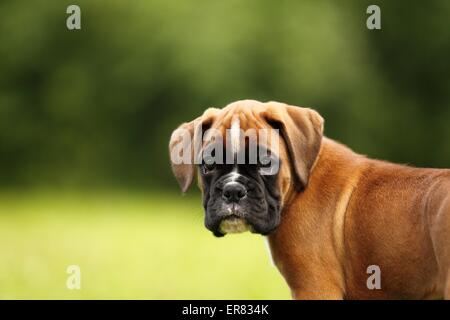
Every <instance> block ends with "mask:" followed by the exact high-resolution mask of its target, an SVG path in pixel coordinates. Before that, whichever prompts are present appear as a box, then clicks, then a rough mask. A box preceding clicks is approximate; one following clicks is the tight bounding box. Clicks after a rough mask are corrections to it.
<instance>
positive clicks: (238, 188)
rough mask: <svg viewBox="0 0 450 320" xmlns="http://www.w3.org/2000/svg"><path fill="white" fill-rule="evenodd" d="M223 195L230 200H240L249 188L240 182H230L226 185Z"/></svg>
mask: <svg viewBox="0 0 450 320" xmlns="http://www.w3.org/2000/svg"><path fill="white" fill-rule="evenodd" d="M222 195H223V198H224V199H225V200H226V201H228V202H238V201H239V200H241V199H242V198H244V197H245V196H246V195H247V190H246V189H245V187H244V186H243V185H242V184H240V183H239V182H229V183H227V184H226V185H225V186H224V188H223V192H222Z"/></svg>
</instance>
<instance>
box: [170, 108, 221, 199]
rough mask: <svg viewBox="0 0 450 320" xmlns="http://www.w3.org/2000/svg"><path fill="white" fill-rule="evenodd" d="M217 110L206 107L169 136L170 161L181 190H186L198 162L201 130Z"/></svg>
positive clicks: (209, 123)
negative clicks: (198, 115)
mask: <svg viewBox="0 0 450 320" xmlns="http://www.w3.org/2000/svg"><path fill="white" fill-rule="evenodd" d="M218 110H219V109H215V108H209V109H207V110H206V111H205V113H204V114H203V115H202V116H200V117H198V118H197V119H195V120H192V121H191V122H186V123H183V124H182V125H180V126H179V127H178V128H177V129H176V130H175V131H174V132H173V133H172V136H171V137H170V142H169V153H170V163H171V166H172V172H173V174H174V176H175V178H176V179H177V181H178V184H179V185H180V188H181V191H182V192H186V191H187V190H188V189H189V187H190V186H191V184H192V181H193V180H194V176H195V165H196V164H198V163H197V162H198V158H199V157H198V156H199V151H200V149H201V147H202V138H203V132H204V131H206V130H207V127H209V126H210V125H211V123H212V121H213V120H214V115H215V114H216V113H217V111H218Z"/></svg>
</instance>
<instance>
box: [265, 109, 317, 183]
mask: <svg viewBox="0 0 450 320" xmlns="http://www.w3.org/2000/svg"><path fill="white" fill-rule="evenodd" d="M262 116H263V118H265V120H266V121H267V122H268V123H269V124H270V125H272V126H274V127H277V128H279V129H280V134H281V135H282V137H283V139H284V140H285V142H286V145H287V148H288V152H289V157H290V161H291V163H292V166H293V168H294V173H295V177H296V180H297V181H296V183H295V185H296V186H298V187H299V189H303V188H305V187H306V185H307V184H308V180H309V175H310V172H311V169H312V167H313V165H314V163H315V161H316V159H317V156H318V154H319V151H320V146H321V144H322V137H323V123H324V120H323V118H322V117H321V116H320V115H319V113H317V112H316V111H314V110H312V109H309V108H301V107H295V106H289V105H286V104H283V103H278V102H269V103H268V107H267V109H266V110H265V111H264V112H263V114H262Z"/></svg>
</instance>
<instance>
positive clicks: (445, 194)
mask: <svg viewBox="0 0 450 320" xmlns="http://www.w3.org/2000/svg"><path fill="white" fill-rule="evenodd" d="M323 128H324V120H323V118H322V117H321V116H320V115H319V113H317V112H316V111H314V110H312V109H309V108H302V107H296V106H291V105H287V104H283V103H279V102H267V103H262V102H258V101H254V100H243V101H237V102H233V103H231V104H229V105H227V106H226V107H224V108H223V109H216V108H210V109H207V110H206V111H205V112H204V113H203V115H202V116H200V117H199V118H197V119H195V120H193V121H191V122H187V123H184V124H182V125H181V126H180V127H179V128H178V129H177V130H175V131H174V132H173V134H172V136H171V139H170V143H169V152H170V153H171V160H172V161H171V162H172V171H173V173H174V175H175V177H176V179H177V180H178V182H179V184H180V187H181V189H182V191H183V192H186V191H187V190H188V188H189V186H190V185H191V184H192V182H193V180H194V179H195V176H196V175H198V184H199V187H200V189H201V191H202V194H203V206H204V209H205V226H206V228H208V229H209V230H210V231H211V232H212V233H213V234H214V235H215V236H219V237H220V236H224V235H225V234H228V233H237V232H244V231H251V232H254V233H258V234H262V235H264V236H267V240H268V243H269V248H270V251H271V255H272V259H273V261H274V263H275V265H276V266H277V268H278V270H279V271H280V272H281V274H282V275H283V277H284V278H285V280H286V282H287V284H288V286H289V288H290V290H291V294H292V297H293V298H294V299H442V298H445V299H450V170H449V169H425V168H414V167H410V166H406V165H398V164H393V163H389V162H385V161H380V160H373V159H369V158H367V157H366V156H363V155H360V154H357V153H355V152H353V151H352V150H350V149H349V148H348V147H346V146H344V145H343V144H341V143H338V142H336V141H334V140H332V139H329V138H327V137H325V136H324V135H323ZM249 129H254V130H256V131H258V130H259V131H261V130H263V129H267V130H272V131H273V132H272V135H273V136H275V137H278V143H277V145H278V146H277V148H275V147H274V146H275V144H274V143H273V142H271V141H272V140H270V139H269V141H265V142H264V143H260V142H259V140H258V145H257V151H256V153H257V154H259V153H260V150H266V153H265V157H266V158H268V159H269V161H267V159H266V161H265V162H264V161H262V160H264V159H259V158H258V157H259V155H258V156H257V157H256V158H257V159H256V161H254V163H249V161H248V160H249V157H250V156H251V155H252V154H251V152H249V154H248V155H247V156H244V157H241V160H243V159H244V161H241V163H237V162H236V158H237V157H236V154H238V153H239V152H241V151H245V150H248V149H249V143H250V141H249V139H248V137H246V136H244V137H243V132H246V131H247V130H249ZM211 131H213V134H210V136H214V137H215V138H214V139H212V138H211V137H209V138H208V137H206V135H207V134H206V132H211ZM217 138H222V139H223V140H224V141H225V142H222V144H217V141H216V140H217ZM275 140H276V139H275ZM213 145H215V146H216V147H215V154H216V155H217V154H218V153H220V152H221V150H223V153H226V157H227V159H228V160H230V159H231V162H230V161H228V162H225V161H221V160H222V159H223V158H224V157H225V155H219V157H216V159H215V160H214V161H208V160H207V159H206V160H205V158H202V155H201V154H203V153H202V152H205V151H207V150H208V146H213ZM272 148H273V150H271V149H272ZM181 149H183V150H184V151H180V150H181ZM244 153H245V152H244ZM253 153H255V151H253ZM177 154H178V156H182V157H184V158H183V159H184V160H187V161H184V162H183V161H181V162H180V161H179V160H176V159H175V158H176V155H177ZM211 154H212V155H214V152H210V156H211ZM230 155H231V156H230ZM254 158H255V157H254ZM217 159H219V160H217ZM269 162H270V163H278V168H277V170H276V172H275V173H271V174H267V173H266V174H263V172H262V171H261V170H264V169H265V168H266V167H267V165H268V163H269ZM377 276H378V279H377V278H376V277H377ZM374 279H375V281H373V280H374Z"/></svg>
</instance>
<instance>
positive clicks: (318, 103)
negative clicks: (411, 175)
mask: <svg viewBox="0 0 450 320" xmlns="http://www.w3.org/2000/svg"><path fill="white" fill-rule="evenodd" d="M70 4H77V5H79V6H80V7H81V14H82V18H81V23H82V29H81V30H79V31H69V30H67V28H66V18H67V17H68V14H66V8H67V6H68V5H70ZM370 4H377V5H379V6H380V7H381V21H382V22H381V24H382V29H381V30H373V31H371V30H368V29H367V28H366V19H367V17H368V15H367V14H366V8H367V6H368V5H370ZM449 17H450V2H449V1H445V0H441V1H438V0H431V1H426V2H425V1H417V2H409V1H376V2H372V1H361V0H354V1H345V2H337V1H331V0H329V1H312V0H309V1H268V0H247V1H240V0H229V1H217V0H199V1H195V2H194V1H189V2H188V1H163V0H135V1H118V0H116V1H113V0H110V1H105V0H96V1H87V0H80V1H76V2H69V1H60V0H47V1H45V3H43V2H42V1H37V0H26V1H25V0H2V1H1V2H0V37H1V38H0V39H1V43H0V190H1V191H0V254H1V258H0V298H150V299H152V298H160V299H164V298H212V299H215V298H289V291H288V289H287V287H286V285H285V284H284V281H283V280H282V279H281V277H280V276H279V275H278V272H277V270H276V269H275V268H274V267H272V266H271V264H270V259H269V257H268V256H267V252H266V249H265V247H264V241H263V239H262V238H261V237H259V236H254V235H248V234H245V235H239V236H227V237H225V239H215V238H213V236H211V235H210V234H209V233H208V232H207V231H206V229H205V228H204V227H203V222H202V208H201V205H200V196H199V194H198V192H196V191H191V192H190V193H189V194H188V195H187V196H184V197H182V196H181V195H180V192H179V191H178V190H177V186H176V183H175V181H174V179H173V178H172V176H171V172H170V167H169V161H168V152H167V143H168V139H169V137H170V134H171V132H172V130H173V129H174V128H175V127H176V126H178V125H179V124H180V123H181V122H184V121H187V120H191V119H193V118H194V117H196V116H198V115H199V114H200V113H201V112H202V111H203V110H204V109H205V108H207V107H211V106H216V107H221V106H224V105H226V104H227V103H229V102H232V101H234V100H238V99H244V98H252V99H258V100H262V101H266V100H278V101H281V102H286V103H290V104H294V105H300V106H308V107H312V108H315V109H316V110H318V111H319V112H320V113H321V114H322V115H323V117H324V118H325V121H326V123H325V133H326V135H327V136H329V137H332V138H334V139H337V140H339V141H341V142H343V143H345V144H347V145H349V146H350V147H352V148H353V149H354V150H356V151H358V152H360V153H363V154H367V155H369V156H370V157H375V158H382V159H387V160H391V161H396V162H402V163H409V164H412V165H417V166H427V167H449V166H450V139H449V137H450V126H449V120H450V90H449V89H450V70H449V68H450V63H449V61H450V60H449V56H450V26H449V21H450V20H449ZM70 264H78V265H80V267H81V271H82V290H79V291H70V290H68V289H67V288H66V287H65V280H66V278H67V274H66V273H65V271H66V267H67V266H68V265H70Z"/></svg>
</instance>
